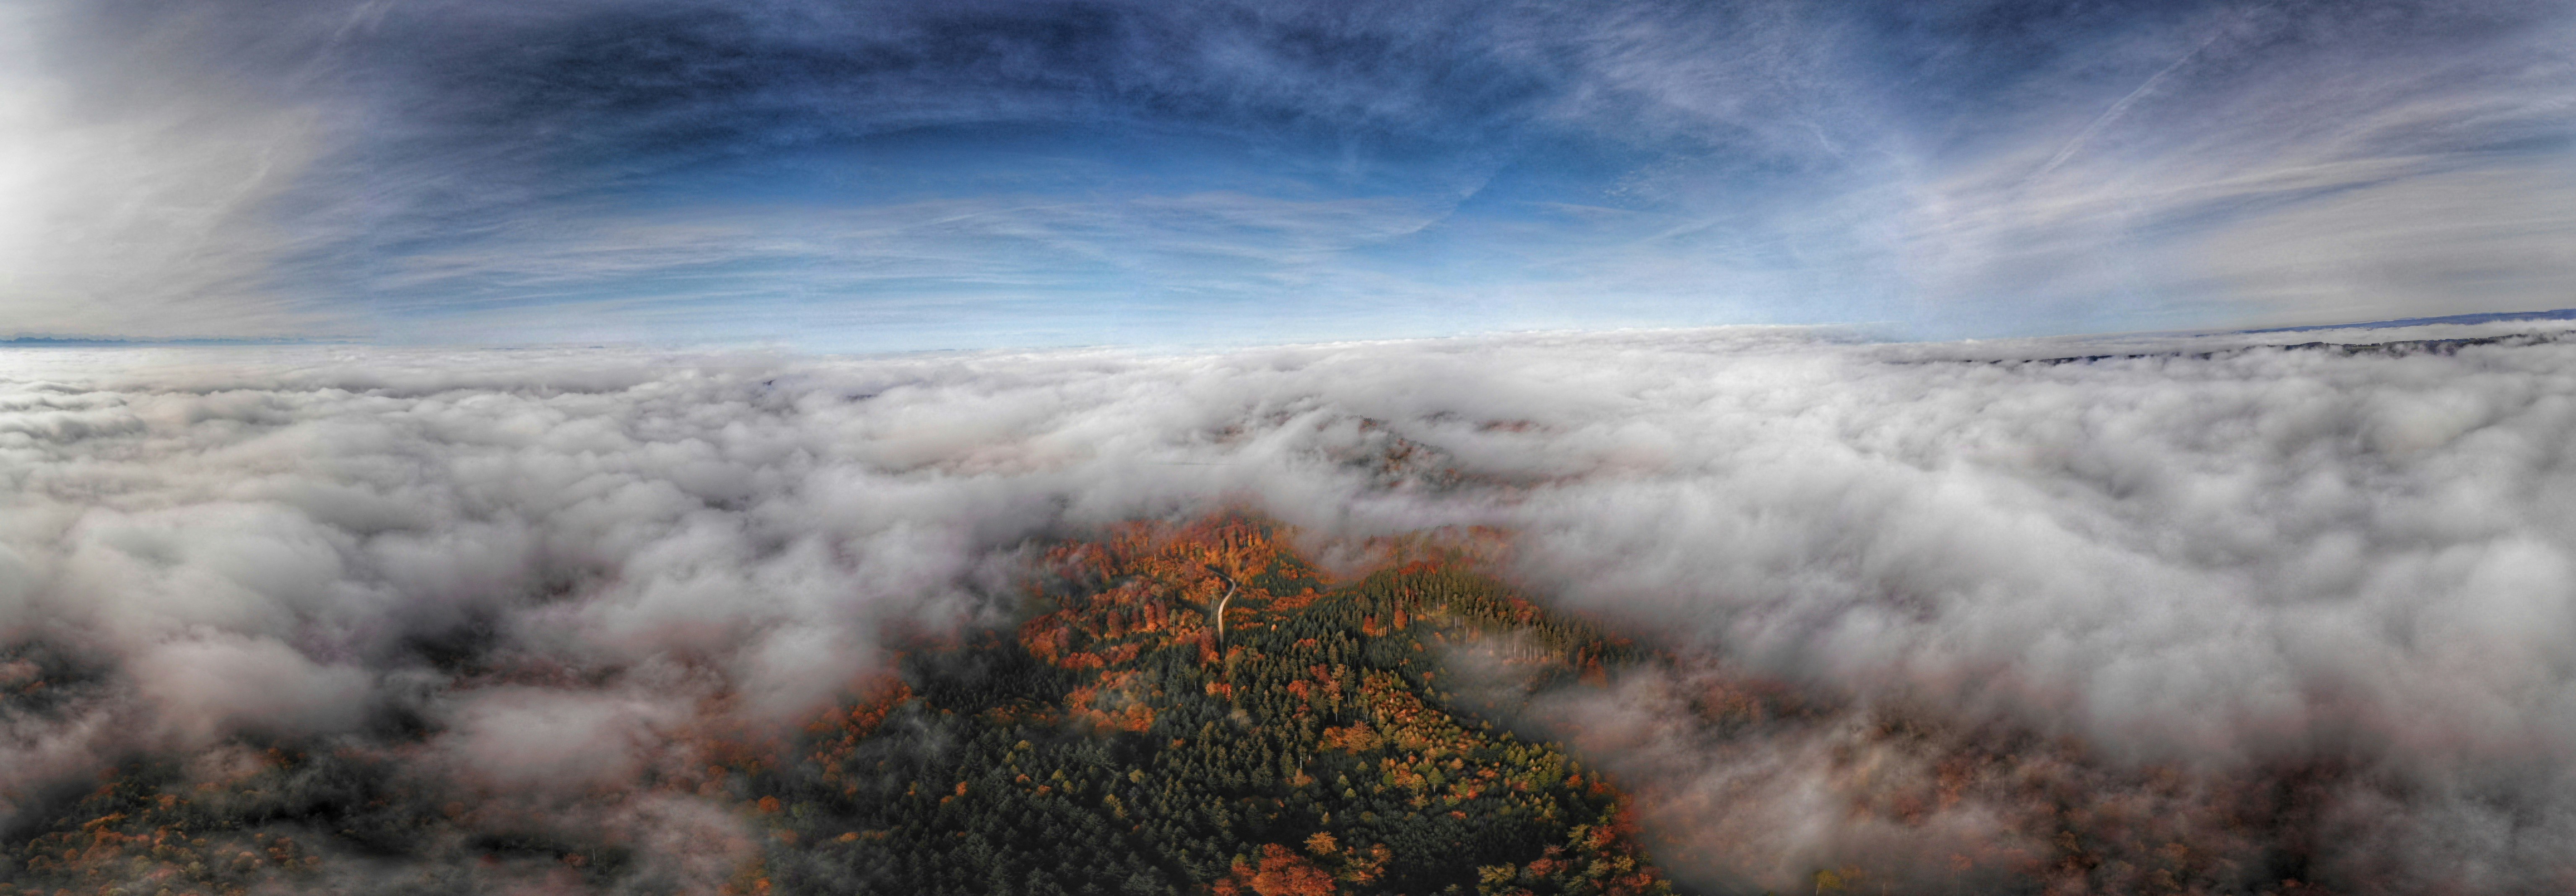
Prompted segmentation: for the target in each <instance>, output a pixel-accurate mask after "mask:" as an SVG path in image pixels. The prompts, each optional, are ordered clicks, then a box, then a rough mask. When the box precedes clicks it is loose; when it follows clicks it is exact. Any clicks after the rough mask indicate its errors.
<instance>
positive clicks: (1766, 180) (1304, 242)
mask: <svg viewBox="0 0 2576 896" xmlns="http://www.w3.org/2000/svg"><path fill="white" fill-rule="evenodd" d="M0 25H6V26H8V27H6V28H0V33H5V34H7V35H9V36H7V37H0V60H9V61H5V62H0V135H8V136H0V200H6V201H0V334H13V335H20V336H27V335H48V336H88V337H128V338H209V337H211V338H257V337H290V338H293V337H318V338H352V339H359V340H365V341H380V342H463V343H524V342H558V341H589V340H621V341H623V340H639V341H651V342H699V341H743V340H752V341H764V340H766V341H786V342H789V343H793V344H798V345H803V346H808V347H813V348H823V349H921V348H977V347H997V346H1035V345H1064V344H1144V345H1167V344H1225V343H1248V342H1279V341H1301V340H1321V339H1352V338H1378V337H1393V336H1424V335H1442V334H1452V333H1466V332H1485V331H1494V330H1516V329H1535V328H1546V329H1558V328H1601V327H1625V326H1693V325H1708V324H1733V323H1790V324H1809V323H1860V324H1868V325H1871V326H1874V327H1877V328H1880V329H1882V330H1885V331H1888V332H1894V333H1899V334H1903V335H1912V336H1920V337H1957V336H1989V335H1992V336H2001V335H2029V334H2039V333H2065V332H2103V331H2122V330H2141V329H2184V328H2209V327H2230V326H2250V325H2267V324H2288V323H2311V322H2327V321H2336V320H2354V319H2366V318H2378V317H2401V316H2420V315H2428V314H2449V313H2463V312H2478V311H2509V310H2528V309H2541V308H2557V307H2567V306H2571V305H2576V49H2572V48H2576V5H2570V4H2566V3H2505V2H2494V3H2406V2H2381V3H2372V2H2358V3H2197V4H2195V3H2131V4H2123V3H2100V2H2057V3H1986V4H1979V3H1951V4H1899V3H1889V4H1867V3H1856V4H1816V3H1791V2H1780V3H1735V4H1728V3H1705V2H1694V3H1643V2H1636V3H1601V4H1585V3H1544V4H1507V3H1473V4H1470V3H1436V2H1391V3H1332V4H1322V3H1318V4H1281V3H1226V2H1163V3H1013V2H970V3H869V2H840V0H832V2H826V0H723V2H716V0H615V2H611V0H515V2H495V0H408V2H403V0H364V2H353V0H332V2H325V0H268V2H247V0H223V2H215V0H152V2H141V0H79V2H72V0H0Z"/></svg>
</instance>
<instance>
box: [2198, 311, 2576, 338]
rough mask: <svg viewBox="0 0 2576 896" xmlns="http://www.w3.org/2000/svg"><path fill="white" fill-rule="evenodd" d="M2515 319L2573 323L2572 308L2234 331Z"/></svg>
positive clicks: (2395, 325) (2457, 322) (2458, 322)
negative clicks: (2570, 321)
mask: <svg viewBox="0 0 2576 896" xmlns="http://www.w3.org/2000/svg"><path fill="white" fill-rule="evenodd" d="M2518 320H2576V308H2560V309H2557V310H2554V311H2495V312H2487V313H2481V314H2450V315H2444V316H2441V317H2401V318H2398V319H2396V320H2374V321H2362V322H2359V323H2349V324H2310V325H2306V326H2298V327H2265V328H2262V329H2259V330H2237V331H2235V332H2238V333H2298V332H2302V331H2306V330H2362V329H2384V328H2390V327H2425V326H2434V325H2437V324H2491V323H2500V322H2504V321H2518Z"/></svg>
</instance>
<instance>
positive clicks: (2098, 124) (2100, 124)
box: [2031, 34, 2218, 177]
mask: <svg viewBox="0 0 2576 896" xmlns="http://www.w3.org/2000/svg"><path fill="white" fill-rule="evenodd" d="M2217 39H2218V35H2216V34H2212V35H2210V36H2208V37H2205V38H2202V39H2201V41H2200V43H2199V44H2197V45H2195V46H2193V47H2192V48H2191V51H2190V52H2187V53H2184V54H2182V58H2180V59H2176V60H2174V61H2173V64H2171V65H2167V66H2165V67H2164V69H2163V70H2161V71H2158V72H2156V73H2155V74H2154V75H2153V76H2150V77H2149V78H2147V82H2146V83H2144V84H2140V85H2138V89H2136V90H2132V91H2129V95H2128V96H2124V97H2121V98H2120V101H2119V102H2116V103H2112V104H2111V108H2109V109H2105V110H2103V111H2102V114H2101V116H2100V117H2098V118H2095V119H2093V123H2092V124H2088V125H2085V126H2084V130H2082V131H2079V132H2077V133H2076V135H2075V139H2073V140H2068V141H2066V146H2065V148H2063V149H2059V150H2058V151H2057V155H2056V156H2054V157H2051V158H2050V159H2049V160H2048V164H2046V165H2042V166H2040V168H2039V173H2038V174H2033V175H2031V176H2032V177H2039V176H2041V175H2044V174H2047V173H2049V172H2051V171H2055V170H2057V166H2059V165H2063V164H2066V160H2067V159H2070V158H2073V157H2074V156H2075V153H2076V151H2078V150H2081V149H2083V148H2084V144H2085V142H2086V141H2089V140H2091V139H2093V135H2094V134H2098V133H2101V132H2102V129H2103V128H2106V127H2109V126H2110V125H2111V123H2112V122H2114V121H2118V120H2119V119H2120V116H2121V115H2122V114H2123V113H2126V112H2128V111H2129V107H2130V106H2131V105H2134V104H2136V103H2137V101H2138V98H2139V97H2143V96H2146V95H2147V92H2148V91H2151V90H2154V89H2156V85H2157V84H2161V83H2164V80H2165V78H2166V77H2168V76H2171V75H2172V74H2173V73H2174V71H2175V70H2177V69H2180V68H2182V65H2183V63H2186V62H2190V61H2191V58H2192V57H2194V56H2198V55H2200V51H2201V50H2204V49H2207V48H2208V47H2209V44H2210V42H2211V41H2214V40H2217Z"/></svg>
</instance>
